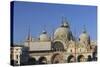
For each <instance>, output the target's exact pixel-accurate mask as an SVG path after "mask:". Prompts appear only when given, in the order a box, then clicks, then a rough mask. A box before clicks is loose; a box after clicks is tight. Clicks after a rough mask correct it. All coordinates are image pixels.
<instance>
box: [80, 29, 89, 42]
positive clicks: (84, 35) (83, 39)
mask: <svg viewBox="0 0 100 67" xmlns="http://www.w3.org/2000/svg"><path fill="white" fill-rule="evenodd" d="M79 39H80V41H81V42H88V41H90V36H89V35H88V33H87V32H86V31H85V30H84V31H83V33H82V34H81V35H80V37H79Z"/></svg>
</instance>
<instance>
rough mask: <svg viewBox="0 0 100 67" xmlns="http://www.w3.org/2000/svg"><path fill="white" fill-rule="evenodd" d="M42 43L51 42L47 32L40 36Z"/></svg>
mask: <svg viewBox="0 0 100 67" xmlns="http://www.w3.org/2000/svg"><path fill="white" fill-rule="evenodd" d="M39 38H40V41H48V40H50V38H49V36H48V35H47V32H46V31H43V33H42V34H41V35H40V37H39Z"/></svg>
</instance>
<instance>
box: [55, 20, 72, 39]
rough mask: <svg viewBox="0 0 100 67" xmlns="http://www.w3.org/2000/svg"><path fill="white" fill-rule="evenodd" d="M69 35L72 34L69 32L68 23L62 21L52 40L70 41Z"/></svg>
mask: <svg viewBox="0 0 100 67" xmlns="http://www.w3.org/2000/svg"><path fill="white" fill-rule="evenodd" d="M71 35H72V33H71V31H70V27H69V24H68V22H67V21H66V20H63V21H62V24H61V26H60V27H58V28H57V29H56V30H55V32H54V39H63V40H70V36H71Z"/></svg>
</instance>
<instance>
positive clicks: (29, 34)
mask: <svg viewBox="0 0 100 67" xmlns="http://www.w3.org/2000/svg"><path fill="white" fill-rule="evenodd" d="M27 41H32V36H31V32H30V26H29V30H28V38H27Z"/></svg>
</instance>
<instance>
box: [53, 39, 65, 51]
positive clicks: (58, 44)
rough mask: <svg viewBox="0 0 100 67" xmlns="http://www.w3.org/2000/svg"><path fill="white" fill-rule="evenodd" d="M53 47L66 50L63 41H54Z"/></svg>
mask: <svg viewBox="0 0 100 67" xmlns="http://www.w3.org/2000/svg"><path fill="white" fill-rule="evenodd" d="M52 49H53V50H54V51H63V50H64V46H63V44H62V43H61V42H58V41H57V42H55V43H53V45H52Z"/></svg>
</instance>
